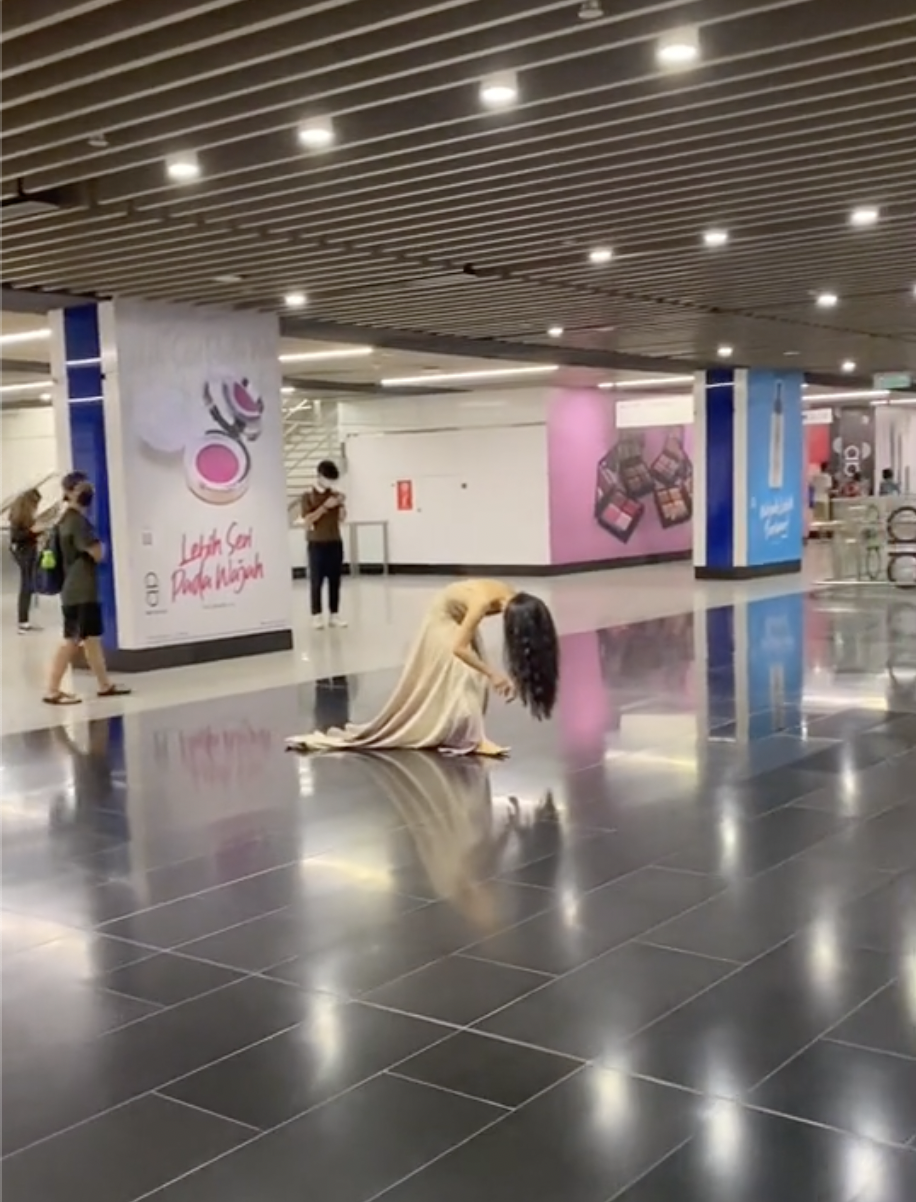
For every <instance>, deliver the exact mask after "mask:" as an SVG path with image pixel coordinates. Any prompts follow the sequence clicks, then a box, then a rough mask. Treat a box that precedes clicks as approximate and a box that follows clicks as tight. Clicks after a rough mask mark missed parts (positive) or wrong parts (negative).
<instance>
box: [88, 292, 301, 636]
mask: <svg viewBox="0 0 916 1202" xmlns="http://www.w3.org/2000/svg"><path fill="white" fill-rule="evenodd" d="M112 318H113V320H112ZM107 324H108V327H109V329H108V331H107V333H108V334H109V339H108V340H107V341H106V328H105V325H103V329H102V336H103V347H105V346H111V344H112V341H113V344H114V348H115V352H116V353H115V355H114V356H111V357H110V361H109V360H106V362H105V364H104V366H105V370H106V381H105V392H106V396H105V401H106V429H107V432H108V437H109V441H110V443H111V441H114V440H117V441H120V444H121V445H120V451H121V454H120V455H118V454H116V453H115V454H112V447H111V445H109V452H108V461H109V465H110V473H111V477H112V485H113V493H114V495H115V496H117V495H118V494H119V493H120V495H122V496H123V497H124V498H125V501H126V503H125V504H124V505H123V506H122V507H119V508H120V509H121V512H120V514H119V515H118V518H119V520H118V525H119V530H118V531H117V532H116V534H117V535H119V536H120V537H116V539H115V550H116V558H115V564H114V567H115V579H116V582H117V586H118V621H119V633H120V641H121V644H122V645H123V646H125V647H151V646H157V645H162V644H172V643H187V642H197V641H199V640H208V639H214V638H227V637H233V636H238V635H243V634H251V633H257V632H261V631H267V630H277V629H287V628H288V627H289V625H290V616H291V602H292V583H291V580H292V574H291V567H290V558H289V541H288V537H287V520H286V477H285V471H284V463H283V430H282V408H281V400H280V367H279V362H278V353H279V328H278V323H277V319H276V318H275V317H274V316H272V315H269V314H258V313H231V312H221V311H216V310H195V309H181V308H175V307H172V306H157V305H148V304H141V303H134V302H123V303H122V302H120V301H116V302H115V303H114V306H113V314H111V315H109V322H108V323H107ZM104 358H105V352H104V351H103V359H104ZM119 477H120V478H119ZM123 547H128V548H129V554H128V555H127V556H124V555H123V554H121V548H123Z"/></svg>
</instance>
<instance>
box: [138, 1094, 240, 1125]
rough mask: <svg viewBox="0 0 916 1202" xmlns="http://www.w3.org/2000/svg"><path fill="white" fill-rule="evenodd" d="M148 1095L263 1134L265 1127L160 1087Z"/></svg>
mask: <svg viewBox="0 0 916 1202" xmlns="http://www.w3.org/2000/svg"><path fill="white" fill-rule="evenodd" d="M146 1096H147V1097H154V1098H161V1099H162V1101H163V1102H174V1103H175V1105H176V1106H184V1107H185V1109H187V1110H193V1111H195V1112H196V1113H197V1114H205V1115H207V1117H208V1118H211V1119H219V1121H220V1122H221V1123H229V1124H230V1125H231V1126H233V1127H241V1128H242V1130H243V1131H250V1132H251V1134H252V1135H261V1134H262V1132H263V1130H264V1128H263V1127H255V1126H254V1125H253V1124H252V1123H243V1122H242V1121H241V1119H233V1118H229V1117H228V1115H225V1114H218V1113H217V1112H216V1111H215V1110H208V1109H207V1108H206V1106H198V1105H197V1103H196V1102H189V1101H188V1100H187V1099H186V1098H173V1097H172V1096H171V1094H164V1093H160V1092H159V1090H158V1089H153V1090H151V1091H150V1093H149V1094H148V1095H146Z"/></svg>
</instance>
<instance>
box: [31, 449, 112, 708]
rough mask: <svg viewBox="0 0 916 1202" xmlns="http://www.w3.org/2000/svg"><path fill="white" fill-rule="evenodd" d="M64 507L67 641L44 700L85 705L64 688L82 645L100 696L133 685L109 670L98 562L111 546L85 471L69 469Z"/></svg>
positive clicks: (61, 542)
mask: <svg viewBox="0 0 916 1202" xmlns="http://www.w3.org/2000/svg"><path fill="white" fill-rule="evenodd" d="M61 487H62V489H63V493H64V502H65V506H64V511H63V514H62V515H61V518H60V520H59V521H58V523H57V527H56V533H57V545H58V547H59V550H60V555H61V558H62V560H63V563H62V565H61V566H62V568H63V587H62V588H61V590H60V605H61V613H62V615H63V619H64V631H63V641H62V642H61V644H60V646H59V647H58V649H57V651H56V653H55V655H54V659H53V660H52V661H51V670H50V673H49V677H48V687H47V689H46V691H45V695H44V700H45V702H46V704H47V705H79V703H80V698H79V697H77V696H75V694H73V693H67V692H65V691H64V689H63V688H62V685H63V680H64V676H65V675H66V672H67V669H68V668H70V667H71V666H72V665H73V663H74V661H75V660H76V657H77V652H78V651H79V649H80V648H82V650H83V654H84V655H85V657H86V663H87V664H88V665H89V668H90V670H91V671H92V674H93V675H94V676H95V679H96V684H97V685H98V695H99V696H100V697H126V696H127V695H128V694H129V693H130V689H126V688H124V687H123V686H122V685H118V684H114V683H113V681H112V680H111V677H110V676H109V675H108V667H107V665H106V663H105V651H104V649H103V647H102V635H103V633H104V628H103V622H102V606H101V605H100V603H99V586H98V579H97V570H98V565H99V564H100V563H101V562H102V560H103V559H104V557H105V550H104V548H103V546H102V544H101V541H100V540H99V537H98V535H97V534H96V532H95V528H94V527H93V525H92V523H91V522H90V521H89V518H88V517H87V516H86V511H87V510H88V509H89V506H90V505H91V504H92V501H93V498H94V497H95V489H94V488H93V486H92V484H91V482H90V481H89V478H88V477H87V476H86V473H85V472H69V473H68V474H67V475H66V476H64V478H63V480H62V481H61Z"/></svg>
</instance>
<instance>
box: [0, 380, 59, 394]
mask: <svg viewBox="0 0 916 1202" xmlns="http://www.w3.org/2000/svg"><path fill="white" fill-rule="evenodd" d="M53 383H54V381H53V380H30V381H29V382H28V383H26V384H0V392H35V390H36V389H37V390H38V391H39V392H47V390H48V389H49V388H50V387H51V385H52V384H53Z"/></svg>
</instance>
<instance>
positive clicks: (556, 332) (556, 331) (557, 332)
mask: <svg viewBox="0 0 916 1202" xmlns="http://www.w3.org/2000/svg"><path fill="white" fill-rule="evenodd" d="M547 333H548V335H549V336H550V337H551V338H562V337H563V327H562V326H551V327H550V328H549V329H548V331H547Z"/></svg>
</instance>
